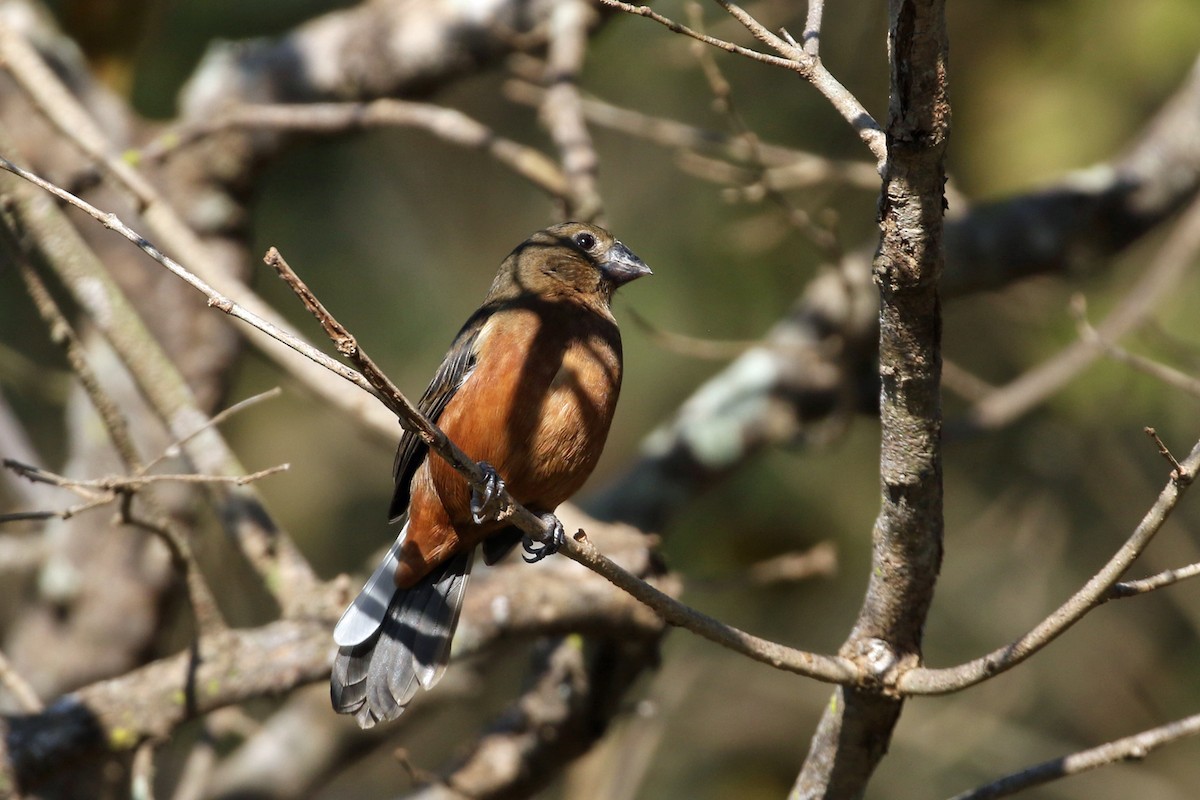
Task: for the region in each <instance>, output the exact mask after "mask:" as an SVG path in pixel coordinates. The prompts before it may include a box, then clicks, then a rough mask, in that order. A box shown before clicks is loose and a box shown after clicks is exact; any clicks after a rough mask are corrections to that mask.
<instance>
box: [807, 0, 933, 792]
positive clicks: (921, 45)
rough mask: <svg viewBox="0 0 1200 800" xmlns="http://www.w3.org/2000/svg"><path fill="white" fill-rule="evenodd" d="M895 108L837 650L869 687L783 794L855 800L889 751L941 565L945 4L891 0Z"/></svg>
mask: <svg viewBox="0 0 1200 800" xmlns="http://www.w3.org/2000/svg"><path fill="white" fill-rule="evenodd" d="M888 45H889V54H890V63H891V102H890V104H889V111H888V126H887V133H888V137H887V139H888V160H887V163H886V165H885V167H884V172H883V177H884V191H883V196H882V198H881V200H880V231H881V236H880V245H879V251H878V255H877V256H876V258H875V265H874V270H873V271H874V277H875V283H876V285H877V286H878V287H879V296H880V312H879V328H880V332H879V375H880V383H881V391H880V412H879V416H880V423H881V428H882V445H881V457H880V479H881V484H882V486H881V488H882V491H881V508H880V512H879V516H878V518H877V519H876V521H875V527H874V530H873V531H872V550H873V553H872V566H871V576H870V581H869V584H868V587H867V595H866V598H865V600H864V602H863V606H862V609H861V611H860V612H859V616H858V621H857V622H856V623H855V626H854V630H853V631H852V632H851V633H850V637H849V638H848V639H847V641H846V643H845V644H844V645H843V646H842V649H841V654H842V655H843V657H845V658H848V659H851V660H853V661H854V662H855V663H856V664H858V666H859V668H860V669H861V670H862V671H863V672H864V673H866V674H869V675H872V676H874V677H875V678H876V679H877V681H878V685H877V686H876V687H868V688H867V690H850V689H846V688H843V689H839V690H837V692H836V695H835V698H834V701H833V702H832V703H830V705H829V706H828V707H827V709H826V711H825V713H824V715H823V716H822V719H821V723H820V725H819V727H818V729H817V732H816V734H815V735H814V736H813V742H812V746H811V749H810V750H809V754H808V758H807V759H806V760H805V762H804V766H803V768H802V769H801V771H800V775H799V777H798V778H797V780H796V784H795V786H794V787H793V789H792V795H793V797H818V796H819V797H831V798H832V797H853V796H859V795H861V794H862V792H863V791H864V790H865V787H866V784H867V782H868V780H869V779H870V776H871V775H872V773H873V772H874V770H875V767H876V766H877V765H878V763H879V761H880V760H881V759H882V758H883V755H884V753H885V752H886V751H887V747H888V743H889V741H890V740H891V736H892V731H893V729H894V726H895V724H896V722H897V720H898V719H899V716H900V705H901V700H900V699H899V698H897V697H896V696H894V695H891V694H890V693H887V692H885V691H880V689H881V688H882V687H884V686H887V685H888V684H890V683H891V682H893V681H894V680H895V676H896V675H897V674H898V673H899V672H900V671H902V670H904V669H907V668H911V667H912V666H914V665H916V664H918V663H920V660H921V634H922V632H923V629H924V625H925V618H926V616H927V614H928V612H929V606H930V604H931V602H932V601H933V589H934V585H935V583H936V581H937V577H938V571H939V569H940V567H941V560H942V530H943V524H944V522H943V518H942V457H941V444H942V443H941V433H942V409H941V398H940V382H941V357H942V356H941V299H940V297H939V294H938V281H939V279H940V277H941V273H942V266H943V250H942V248H943V244H942V214H943V208H944V202H945V201H944V186H945V175H946V173H945V151H946V142H947V137H948V135H949V126H950V104H949V96H948V93H949V85H948V80H947V72H946V70H947V64H946V53H947V36H946V19H945V4H944V2H943V0H892V2H890V3H889V30H888Z"/></svg>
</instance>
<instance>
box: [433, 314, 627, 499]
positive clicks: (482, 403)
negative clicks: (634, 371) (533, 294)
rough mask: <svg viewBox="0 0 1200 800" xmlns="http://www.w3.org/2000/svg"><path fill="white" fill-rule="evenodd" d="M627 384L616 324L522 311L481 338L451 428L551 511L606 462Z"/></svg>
mask: <svg viewBox="0 0 1200 800" xmlns="http://www.w3.org/2000/svg"><path fill="white" fill-rule="evenodd" d="M555 323H557V324H555ZM620 387H621V353H620V338H619V335H618V334H617V332H616V326H615V324H613V323H611V322H610V321H609V320H604V319H590V318H586V317H585V318H583V319H568V320H566V321H565V323H564V322H563V321H560V320H546V319H545V318H544V317H542V316H540V315H536V314H532V313H531V312H523V313H515V312H514V313H513V314H510V315H508V316H506V317H502V318H500V319H498V320H493V321H491V322H490V323H489V327H488V328H486V329H485V330H484V331H482V332H481V334H480V339H479V344H478V351H477V363H476V367H475V369H474V370H473V371H472V373H471V375H470V377H469V378H468V379H467V381H466V382H465V383H464V384H463V386H462V388H461V389H460V390H459V392H458V394H457V395H456V396H455V398H454V401H453V402H452V404H451V405H452V406H453V408H451V407H448V408H447V409H446V413H444V414H443V416H442V420H441V422H442V427H443V429H444V430H445V431H446V433H447V434H448V435H449V436H450V437H451V438H452V439H454V440H455V441H460V440H461V442H463V446H464V448H465V449H466V452H467V454H468V455H470V456H472V457H473V458H476V459H478V460H484V461H488V462H489V463H491V464H492V465H493V466H494V467H496V469H497V470H499V472H500V474H501V476H502V477H504V479H505V481H506V482H507V483H508V487H509V491H511V492H512V494H513V496H514V497H515V498H516V499H517V500H519V501H521V502H522V503H524V504H526V505H529V506H533V507H534V508H538V509H546V510H549V509H552V508H554V507H555V506H557V505H558V504H559V503H561V502H562V501H563V500H565V499H566V498H567V497H569V496H570V495H571V494H572V493H574V492H575V491H576V490H577V489H578V488H579V487H580V486H581V485H582V484H583V482H584V481H585V480H586V479H587V477H588V475H589V474H590V473H591V471H592V469H593V468H594V467H595V466H596V461H597V460H598V459H599V457H600V453H601V451H602V450H603V447H604V441H605V439H606V438H607V436H608V429H609V425H610V423H611V422H612V416H613V411H614V410H615V408H616V403H617V395H618V394H619V392H620Z"/></svg>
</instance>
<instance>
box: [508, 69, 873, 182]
mask: <svg viewBox="0 0 1200 800" xmlns="http://www.w3.org/2000/svg"><path fill="white" fill-rule="evenodd" d="M526 71H527V70H521V71H520V74H521V75H522V76H523V77H522V78H521V79H518V80H511V81H508V82H507V83H505V85H504V93H505V95H506V96H507V97H508V99H510V100H513V101H514V102H518V103H522V104H525V105H540V104H541V103H542V102H543V99H544V98H545V96H546V90H545V89H543V88H542V87H540V86H537V85H536V84H535V83H533V82H532V78H526V77H524V76H525V72H526ZM582 100H583V113H584V115H585V116H586V117H587V119H588V121H589V122H591V123H592V124H593V125H598V126H601V127H604V128H607V129H609V130H613V131H619V132H621V133H624V134H627V135H630V136H637V137H639V138H641V139H645V140H646V141H649V142H653V143H655V144H658V145H661V146H663V147H670V148H683V149H686V150H691V151H695V152H698V153H713V154H716V155H719V156H721V157H722V158H728V159H732V160H734V161H738V162H744V161H747V160H748V159H750V158H751V157H752V155H753V154H752V153H751V152H750V151H749V150H748V149H747V147H746V142H745V141H744V140H743V139H742V138H741V137H737V136H731V135H730V134H728V133H724V132H720V131H715V130H709V129H706V128H699V127H696V126H694V125H688V124H686V123H683V122H679V121H677V120H673V119H666V118H663V117H656V116H653V115H650V114H644V113H642V112H640V111H634V110H632V109H628V108H622V107H620V106H616V105H613V104H612V103H608V102H606V101H604V100H600V99H599V98H596V97H594V96H590V95H585V96H584V97H583V98H582ZM755 150H756V151H757V154H758V156H759V157H761V160H762V162H763V163H764V164H766V165H768V169H767V175H768V177H769V179H770V181H771V184H772V185H773V186H776V187H777V188H779V189H793V188H805V187H808V186H813V185H816V184H819V183H826V182H837V183H844V184H847V185H849V186H853V187H855V188H859V189H865V190H868V191H876V192H877V191H879V173H878V172H877V171H876V169H875V168H874V167H873V166H871V165H870V164H868V163H866V162H863V161H849V160H836V159H830V158H825V157H824V156H820V155H817V154H815V153H809V152H806V151H803V150H795V149H793V148H789V147H783V146H781V145H777V144H772V143H770V142H762V141H759V142H757V143H756V145H755ZM723 179H724V180H731V179H730V178H728V177H725V178H723ZM743 180H744V179H743V178H740V177H739V178H737V181H738V182H739V183H740V182H743Z"/></svg>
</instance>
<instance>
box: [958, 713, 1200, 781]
mask: <svg viewBox="0 0 1200 800" xmlns="http://www.w3.org/2000/svg"><path fill="white" fill-rule="evenodd" d="M1197 734H1200V714H1196V715H1194V716H1190V717H1184V718H1183V719H1181V720H1177V721H1175V722H1172V723H1169V724H1167V725H1162V726H1160V727H1157V728H1151V729H1150V730H1147V731H1142V732H1141V733H1139V734H1136V735H1134V736H1128V737H1126V738H1124V739H1117V740H1116V741H1115V742H1109V743H1108V744H1103V745H1100V746H1099V747H1093V748H1091V749H1089V750H1081V751H1079V752H1078V753H1072V754H1071V755H1069V756H1063V757H1061V758H1055V759H1051V760H1050V761H1044V762H1042V763H1041V764H1038V765H1036V766H1033V767H1030V768H1029V769H1024V770H1021V771H1020V772H1016V773H1013V774H1012V775H1008V776H1006V777H1004V778H1000V779H999V780H996V781H993V782H991V783H989V784H987V785H986V786H980V787H979V788H978V789H972V790H971V791H969V792H963V793H961V794H956V795H955V796H954V797H953V798H951V800H991V799H992V798H996V797H1008V796H1009V795H1013V794H1016V793H1017V792H1022V791H1024V790H1026V789H1031V788H1033V787H1034V786H1043V785H1045V784H1047V783H1050V782H1051V781H1056V780H1059V779H1061V778H1066V777H1070V776H1071V775H1078V774H1080V773H1083V772H1087V771H1088V770H1093V769H1097V768H1099V767H1106V766H1109V765H1110V764H1115V763H1117V762H1119V761H1141V760H1142V759H1144V758H1145V757H1146V756H1148V755H1150V753H1151V752H1152V751H1154V750H1157V749H1158V748H1160V747H1162V746H1163V745H1165V744H1170V743H1171V742H1176V741H1178V740H1180V739H1183V738H1185V737H1187V736H1195V735H1197Z"/></svg>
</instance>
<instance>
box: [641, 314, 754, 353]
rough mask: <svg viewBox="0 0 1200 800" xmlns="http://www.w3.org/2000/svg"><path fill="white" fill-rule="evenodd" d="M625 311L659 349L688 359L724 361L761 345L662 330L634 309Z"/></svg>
mask: <svg viewBox="0 0 1200 800" xmlns="http://www.w3.org/2000/svg"><path fill="white" fill-rule="evenodd" d="M626 311H627V312H628V314H629V317H630V319H632V320H633V322H634V324H635V325H637V326H638V327H639V328H641V329H642V330H643V331H645V332H646V334H647V335H648V336H649V337H650V338H651V340H653V341H654V342H655V344H657V345H658V346H659V347H662V348H663V349H664V350H669V351H670V352H672V353H678V354H679V355H683V356H689V357H690V358H701V359H706V360H710V361H726V360H728V359H731V358H736V357H737V356H740V355H741V354H742V353H744V352H746V351H747V350H749V349H750V348H751V347H756V346H758V345H760V344H762V342H761V341H752V340H745V341H730V340H726V339H703V338H701V337H699V336H689V335H687V334H686V333H676V332H674V331H668V330H663V329H662V328H659V327H657V326H656V325H655V324H654V323H653V322H651V321H650V320H648V319H646V318H645V317H644V316H642V315H641V314H640V313H638V312H637V311H636V310H635V309H634V308H632V307H629V308H627V309H626Z"/></svg>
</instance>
